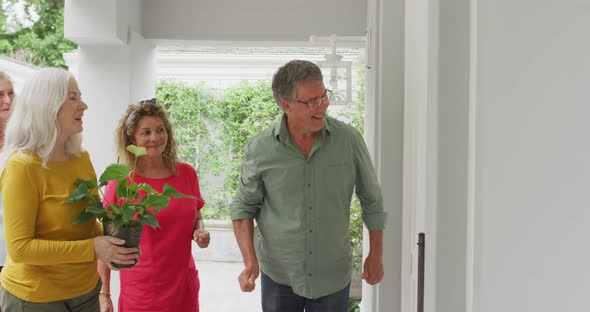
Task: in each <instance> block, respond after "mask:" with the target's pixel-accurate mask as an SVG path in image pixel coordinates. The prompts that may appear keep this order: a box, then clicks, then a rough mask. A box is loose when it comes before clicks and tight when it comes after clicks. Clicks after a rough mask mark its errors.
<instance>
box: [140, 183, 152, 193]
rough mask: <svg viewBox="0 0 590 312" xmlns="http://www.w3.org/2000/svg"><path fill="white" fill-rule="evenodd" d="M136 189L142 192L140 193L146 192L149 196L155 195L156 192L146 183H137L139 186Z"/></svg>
mask: <svg viewBox="0 0 590 312" xmlns="http://www.w3.org/2000/svg"><path fill="white" fill-rule="evenodd" d="M137 188H138V189H140V190H142V191H146V192H148V193H150V194H155V193H157V192H156V190H154V188H152V187H151V186H150V185H149V184H147V183H139V186H138V187H137Z"/></svg>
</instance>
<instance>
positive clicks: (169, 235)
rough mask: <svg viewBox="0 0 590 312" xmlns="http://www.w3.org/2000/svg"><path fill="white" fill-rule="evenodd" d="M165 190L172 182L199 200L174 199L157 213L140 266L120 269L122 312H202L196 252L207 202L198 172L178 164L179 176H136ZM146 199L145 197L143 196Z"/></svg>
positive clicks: (110, 193)
mask: <svg viewBox="0 0 590 312" xmlns="http://www.w3.org/2000/svg"><path fill="white" fill-rule="evenodd" d="M134 181H135V182H136V183H138V184H139V183H147V184H149V185H151V186H152V187H153V188H154V189H155V190H157V191H159V192H161V191H162V189H163V188H164V184H166V183H168V184H170V185H171V186H172V187H174V188H175V189H176V190H177V191H179V192H181V193H183V194H188V195H192V196H194V197H195V198H192V199H188V198H181V199H175V198H172V199H171V201H170V205H169V206H168V207H166V208H164V209H162V210H160V212H159V213H158V214H156V218H157V219H158V222H159V223H160V228H158V229H153V228H152V227H150V226H147V225H146V226H144V228H143V233H142V236H141V242H140V250H141V255H140V256H139V262H140V264H138V265H136V266H134V267H133V268H132V269H131V270H128V269H121V270H120V271H119V275H120V278H121V294H120V296H119V312H148V311H149V312H173V311H174V312H178V311H183V312H198V311H199V288H200V284H199V274H198V271H197V269H196V267H195V261H194V259H193V256H192V253H191V247H192V236H193V227H194V224H195V220H196V216H197V210H199V209H201V208H202V207H203V205H204V204H205V201H204V200H203V198H202V196H201V192H200V190H199V181H198V178H197V174H196V172H195V170H194V169H193V168H192V167H191V166H190V165H188V164H185V163H179V164H178V166H177V174H176V175H174V176H171V177H167V178H162V179H150V178H144V177H141V176H135V177H134ZM116 187H117V183H116V181H111V182H109V184H108V185H107V187H106V191H105V199H106V200H108V201H109V202H111V203H112V202H115V201H116ZM140 195H141V194H140Z"/></svg>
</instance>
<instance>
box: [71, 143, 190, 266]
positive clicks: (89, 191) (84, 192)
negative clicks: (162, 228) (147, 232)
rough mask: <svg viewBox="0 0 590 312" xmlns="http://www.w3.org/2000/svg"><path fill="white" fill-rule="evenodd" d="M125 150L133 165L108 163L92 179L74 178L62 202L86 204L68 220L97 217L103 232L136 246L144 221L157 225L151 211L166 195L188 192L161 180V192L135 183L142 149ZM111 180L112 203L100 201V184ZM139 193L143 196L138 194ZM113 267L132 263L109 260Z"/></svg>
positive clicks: (157, 208) (162, 203)
mask: <svg viewBox="0 0 590 312" xmlns="http://www.w3.org/2000/svg"><path fill="white" fill-rule="evenodd" d="M127 150H128V151H129V152H130V153H131V154H133V155H134V156H135V162H134V166H133V169H131V168H130V167H129V166H128V165H126V164H111V165H109V166H108V167H107V168H106V169H105V171H104V172H103V173H102V174H101V175H100V178H99V179H98V181H96V180H82V179H77V180H76V181H75V182H74V185H76V189H75V190H74V191H73V192H72V193H71V194H70V196H69V197H68V198H67V199H66V200H65V202H66V203H75V202H79V201H85V202H87V203H88V206H87V207H86V208H85V209H84V210H82V211H81V212H80V214H79V215H78V216H77V217H76V218H75V219H74V220H73V221H72V223H73V224H80V223H84V222H88V221H91V220H95V219H98V220H99V221H100V222H102V224H103V228H104V233H105V235H109V236H114V237H117V238H121V239H123V240H125V244H124V245H123V246H124V247H139V241H140V238H141V232H142V230H143V226H144V225H146V224H147V225H149V226H151V227H153V228H157V227H159V223H158V220H157V219H156V217H155V215H154V214H155V213H158V212H159V211H160V210H162V209H164V208H166V207H167V206H168V204H169V203H170V198H171V197H174V198H183V197H184V198H191V197H192V196H189V195H185V194H182V193H180V192H178V191H176V190H175V189H174V188H173V187H172V186H170V185H168V184H165V185H164V189H163V190H162V192H157V191H156V190H154V189H153V188H152V187H151V186H150V185H148V184H146V183H140V184H139V185H138V184H137V183H135V182H134V181H133V179H132V176H133V173H134V170H135V167H136V165H137V159H138V158H139V157H141V156H143V155H145V154H146V153H147V152H146V149H145V148H144V147H138V146H135V145H129V146H127ZM111 180H117V181H118V183H117V191H116V192H117V198H118V199H119V200H118V202H116V203H106V204H105V205H104V206H103V202H102V201H101V199H100V197H99V196H98V194H99V192H100V194H101V195H102V197H104V193H103V190H102V189H103V187H104V186H106V185H107V183H108V182H109V181H111ZM142 195H143V196H142ZM112 264H113V266H115V267H117V268H130V267H132V266H133V265H134V264H130V265H120V264H116V263H112Z"/></svg>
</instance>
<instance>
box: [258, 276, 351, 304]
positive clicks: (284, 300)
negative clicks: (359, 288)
mask: <svg viewBox="0 0 590 312" xmlns="http://www.w3.org/2000/svg"><path fill="white" fill-rule="evenodd" d="M260 281H261V283H262V311H264V312H303V311H306V312H347V311H348V295H349V291H350V283H349V284H348V285H347V286H346V287H345V288H344V289H342V290H340V291H338V292H335V293H333V294H330V295H327V296H324V297H320V298H316V299H308V298H305V297H302V296H299V295H297V294H295V293H294V292H293V289H291V287H290V286H287V285H281V284H278V283H275V282H274V281H273V280H272V279H271V278H270V277H268V276H267V275H266V274H264V272H262V271H261V272H260Z"/></svg>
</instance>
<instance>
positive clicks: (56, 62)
mask: <svg viewBox="0 0 590 312" xmlns="http://www.w3.org/2000/svg"><path fill="white" fill-rule="evenodd" d="M4 1H6V2H7V3H12V4H14V3H15V2H17V1H16V0H4ZM29 8H31V9H33V10H34V11H35V12H36V13H37V14H38V15H39V19H38V20H37V21H36V22H35V23H34V24H33V25H32V26H30V27H23V28H21V29H20V30H18V31H16V32H13V33H6V32H5V31H3V29H4V28H5V26H6V25H5V23H6V21H7V20H6V12H4V10H2V8H1V7H0V54H4V55H8V56H10V57H12V58H15V59H17V60H19V61H22V62H26V63H31V64H34V65H37V66H41V67H47V66H51V67H62V68H66V67H67V66H66V63H65V61H64V58H63V54H64V53H66V52H69V51H72V50H74V49H76V48H77V45H76V44H75V43H73V42H71V41H69V40H67V39H65V38H64V17H63V13H64V3H63V0H28V1H26V7H25V15H26V17H27V18H29V19H30V14H29V13H28V12H29Z"/></svg>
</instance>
